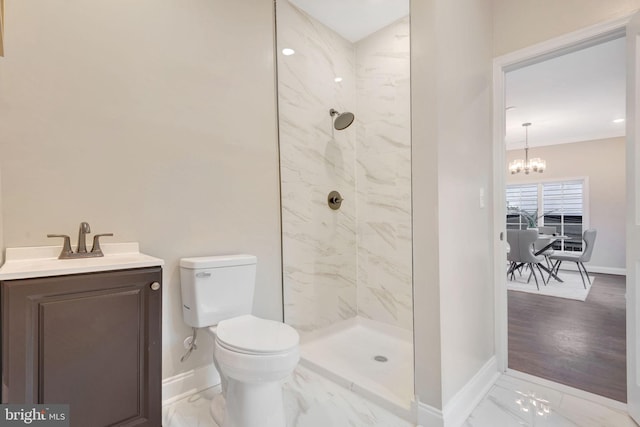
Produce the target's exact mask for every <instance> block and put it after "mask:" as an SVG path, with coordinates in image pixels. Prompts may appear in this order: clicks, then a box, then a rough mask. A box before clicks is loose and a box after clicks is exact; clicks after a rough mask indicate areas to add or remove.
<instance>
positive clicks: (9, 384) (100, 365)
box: [0, 267, 162, 427]
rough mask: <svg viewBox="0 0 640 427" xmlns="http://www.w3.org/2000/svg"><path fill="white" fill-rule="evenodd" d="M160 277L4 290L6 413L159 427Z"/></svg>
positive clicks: (130, 275) (82, 426)
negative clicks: (35, 407) (52, 413)
mask: <svg viewBox="0 0 640 427" xmlns="http://www.w3.org/2000/svg"><path fill="white" fill-rule="evenodd" d="M161 283H162V268H161V267H148V268H135V269H127V270H116V271H105V272H97V273H83V274H70V275H61V276H51V277H39V278H30V279H19V280H3V281H0V299H1V309H2V316H1V319H2V320H1V322H2V323H1V329H2V403H50V404H55V403H59V404H68V405H69V410H70V420H71V426H72V427H89V426H90V427H103V426H150V427H158V426H160V425H161V378H162V375H161V356H162V348H161V344H162V343H161V332H162V324H161V316H162V314H161V313H162V286H160V285H161Z"/></svg>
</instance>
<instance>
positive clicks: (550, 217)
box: [507, 179, 586, 251]
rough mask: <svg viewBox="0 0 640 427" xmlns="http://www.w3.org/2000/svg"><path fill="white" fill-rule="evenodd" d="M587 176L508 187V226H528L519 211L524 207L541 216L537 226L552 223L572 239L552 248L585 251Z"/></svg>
mask: <svg viewBox="0 0 640 427" xmlns="http://www.w3.org/2000/svg"><path fill="white" fill-rule="evenodd" d="M584 187H585V185H584V179H579V180H571V181H555V182H541V183H536V184H518V185H508V186H507V229H516V230H518V229H525V228H527V223H526V221H525V218H523V217H522V216H521V215H519V214H517V213H516V212H515V211H516V210H524V211H526V212H528V213H530V214H532V215H535V216H536V217H539V218H538V225H544V226H553V227H555V228H556V232H557V233H560V234H562V235H565V236H569V237H570V238H569V239H566V240H563V241H561V240H558V241H556V242H555V243H554V245H553V248H554V249H556V250H564V251H581V250H582V231H583V229H584V228H585V217H586V215H585V197H584V190H585V189H584Z"/></svg>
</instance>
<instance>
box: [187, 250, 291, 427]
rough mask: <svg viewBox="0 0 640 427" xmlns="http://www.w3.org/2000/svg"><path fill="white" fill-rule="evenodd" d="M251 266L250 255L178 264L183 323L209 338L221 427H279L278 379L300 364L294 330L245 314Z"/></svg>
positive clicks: (250, 295)
mask: <svg viewBox="0 0 640 427" xmlns="http://www.w3.org/2000/svg"><path fill="white" fill-rule="evenodd" d="M256 262H257V259H256V257H255V256H253V255H227V256H208V257H195V258H182V259H181V260H180V281H181V290H182V312H183V317H184V321H185V322H186V323H187V324H188V325H189V326H192V327H194V328H208V329H209V331H210V332H211V333H212V335H213V336H214V337H215V343H214V350H213V358H214V362H215V365H216V368H217V369H218V371H219V373H220V377H221V378H222V379H223V394H224V398H225V410H224V415H223V423H222V426H221V427H256V426H260V427H285V416H284V404H283V400H282V380H284V379H285V378H286V377H287V376H289V375H290V374H291V373H292V372H293V369H294V368H295V367H296V365H297V364H298V361H299V360H300V353H299V349H298V344H299V340H300V337H299V336H298V333H297V332H296V330H295V329H293V328H292V327H291V326H289V325H286V324H284V323H282V322H276V321H273V320H267V319H261V318H259V317H256V316H253V315H252V314H251V309H252V306H253V294H254V289H255V277H256ZM225 383H226V387H224V385H225ZM225 389H226V390H225ZM213 410H214V409H213V408H212V411H213Z"/></svg>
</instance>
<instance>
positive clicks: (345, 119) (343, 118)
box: [329, 108, 356, 130]
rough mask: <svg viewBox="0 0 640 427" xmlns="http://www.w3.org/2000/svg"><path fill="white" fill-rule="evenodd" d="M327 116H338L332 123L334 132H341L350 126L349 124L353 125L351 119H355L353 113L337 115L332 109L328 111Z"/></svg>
mask: <svg viewBox="0 0 640 427" xmlns="http://www.w3.org/2000/svg"><path fill="white" fill-rule="evenodd" d="M329 115H330V116H331V117H334V116H338V117H336V118H335V120H334V121H333V127H334V128H336V130H343V129H346V128H348V127H349V126H351V123H353V119H355V118H356V116H354V115H353V113H349V112H345V113H339V112H337V111H336V110H334V109H333V108H332V109H330V110H329Z"/></svg>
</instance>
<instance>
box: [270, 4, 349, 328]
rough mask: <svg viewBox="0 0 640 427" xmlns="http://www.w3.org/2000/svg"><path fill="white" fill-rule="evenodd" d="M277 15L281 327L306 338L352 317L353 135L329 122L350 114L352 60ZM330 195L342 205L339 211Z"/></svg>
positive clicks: (325, 33)
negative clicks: (337, 197) (302, 333)
mask: <svg viewBox="0 0 640 427" xmlns="http://www.w3.org/2000/svg"><path fill="white" fill-rule="evenodd" d="M277 7H278V9H277V19H278V27H277V31H278V50H279V51H280V52H278V55H279V59H278V110H279V116H280V122H279V123H280V126H279V128H280V169H281V178H280V179H281V181H282V189H281V191H282V233H283V242H282V247H283V248H282V249H283V260H284V305H285V321H286V322H287V323H289V324H290V325H292V326H294V327H295V328H297V329H298V330H301V331H310V330H315V329H318V328H321V327H324V326H328V325H331V324H333V323H335V322H336V321H339V320H342V319H346V318H349V317H353V316H355V314H356V204H355V138H356V133H355V126H351V127H349V128H347V129H345V130H342V131H337V130H334V128H333V121H332V118H331V116H330V115H329V109H330V108H335V109H336V110H338V111H341V112H342V111H353V110H354V109H355V103H356V97H355V64H354V61H355V53H354V46H353V45H352V44H351V43H349V42H348V41H346V40H344V39H343V38H342V37H340V36H339V35H337V34H336V33H334V32H333V31H331V30H329V29H328V28H326V27H325V26H324V25H322V24H320V23H319V22H317V21H316V20H314V19H312V18H310V17H308V16H307V15H306V14H304V13H302V12H301V11H299V10H298V9H296V8H295V7H293V6H291V5H290V4H289V2H287V1H279V2H277ZM283 48H291V49H294V50H295V52H296V53H295V54H294V55H291V56H283V55H282V52H281V51H282V49H283ZM336 77H342V78H343V81H342V82H339V83H336V82H335V81H334V79H335V78H336ZM331 190H337V191H339V192H340V193H341V194H342V197H343V198H344V199H345V202H344V203H343V204H342V207H341V208H340V210H339V211H333V210H331V209H330V208H329V207H328V206H327V195H328V194H329V192H330V191H331Z"/></svg>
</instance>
